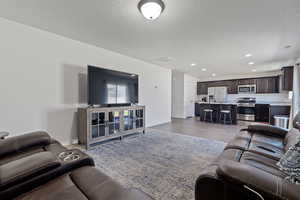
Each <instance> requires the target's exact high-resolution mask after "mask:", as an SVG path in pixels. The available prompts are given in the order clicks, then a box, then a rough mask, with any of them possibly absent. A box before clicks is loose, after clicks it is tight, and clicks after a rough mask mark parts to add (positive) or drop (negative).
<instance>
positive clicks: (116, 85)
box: [88, 66, 139, 105]
mask: <svg viewBox="0 0 300 200" xmlns="http://www.w3.org/2000/svg"><path fill="white" fill-rule="evenodd" d="M138 90H139V77H138V75H136V74H129V73H125V72H119V71H114V70H108V69H104V68H100V67H94V66H88V96H89V100H88V101H89V104H90V105H113V104H131V103H138Z"/></svg>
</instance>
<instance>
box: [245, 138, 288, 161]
mask: <svg viewBox="0 0 300 200" xmlns="http://www.w3.org/2000/svg"><path fill="white" fill-rule="evenodd" d="M247 151H249V152H252V153H255V154H260V155H262V156H265V157H268V158H271V159H274V160H277V161H278V160H279V159H280V158H281V157H282V156H283V154H284V149H283V148H278V147H276V146H273V145H271V144H267V143H264V142H255V141H253V142H251V143H250V146H249V149H248V150H247Z"/></svg>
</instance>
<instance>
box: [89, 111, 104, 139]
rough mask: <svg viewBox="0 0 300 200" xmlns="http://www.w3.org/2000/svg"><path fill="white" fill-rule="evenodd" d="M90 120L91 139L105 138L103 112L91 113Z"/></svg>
mask: <svg viewBox="0 0 300 200" xmlns="http://www.w3.org/2000/svg"><path fill="white" fill-rule="evenodd" d="M91 119H92V120H91V121H92V124H91V125H90V128H91V133H92V135H91V137H92V138H91V139H97V138H99V137H103V136H105V112H93V113H91Z"/></svg>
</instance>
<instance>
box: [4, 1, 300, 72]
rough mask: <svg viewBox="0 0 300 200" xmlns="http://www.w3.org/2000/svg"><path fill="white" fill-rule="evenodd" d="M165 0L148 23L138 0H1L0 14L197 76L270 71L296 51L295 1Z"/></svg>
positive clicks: (298, 10)
mask: <svg viewBox="0 0 300 200" xmlns="http://www.w3.org/2000/svg"><path fill="white" fill-rule="evenodd" d="M164 2H165V4H166V8H165V10H164V12H163V14H162V15H161V17H160V18H159V19H158V20H156V21H153V22H151V21H147V20H145V19H144V18H143V17H142V16H141V14H140V13H139V11H138V9H137V3H138V0H105V1H104V0H88V1H82V0H26V1H25V0H22V1H20V0H1V1H0V17H3V18H7V19H10V20H13V21H17V22H20V23H23V24H27V25H30V26H34V27H38V28H41V29H43V30H47V31H50V32H53V33H57V34H60V35H63V36H66V37H69V38H73V39H76V40H80V41H83V42H87V43H90V44H93V45H96V46H99V47H102V48H106V49H109V50H112V51H115V52H119V53H121V54H125V55H128V56H131V57H135V58H138V59H141V60H144V61H147V62H151V63H155V64H158V65H160V66H162V67H168V68H172V69H178V70H181V71H185V72H188V73H190V74H192V75H194V76H198V77H207V76H210V75H211V74H212V73H216V74H217V76H226V75H239V74H248V73H252V72H251V70H252V69H254V68H255V69H257V70H258V72H259V71H268V70H274V69H276V68H279V67H280V65H281V63H282V62H283V61H286V60H290V59H295V58H296V57H298V56H299V55H300V26H299V19H300V1H299V0H251V1H243V0H226V1H220V0H184V1H183V0H164ZM286 45H291V46H292V47H291V48H288V49H286V48H284V47H285V46H286ZM247 53H251V54H253V57H251V58H245V57H244V55H245V54H247ZM250 61H253V62H255V65H253V66H249V65H248V64H247V63H248V62H250ZM191 63H197V65H196V66H193V67H192V66H190V64H191ZM201 68H207V71H206V72H203V71H201Z"/></svg>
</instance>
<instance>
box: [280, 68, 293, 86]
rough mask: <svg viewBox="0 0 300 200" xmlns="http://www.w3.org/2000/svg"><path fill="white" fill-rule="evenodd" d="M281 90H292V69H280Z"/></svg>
mask: <svg viewBox="0 0 300 200" xmlns="http://www.w3.org/2000/svg"><path fill="white" fill-rule="evenodd" d="M282 72H283V76H282V90H288V91H292V90H293V77H294V67H293V66H289V67H283V68H282Z"/></svg>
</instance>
